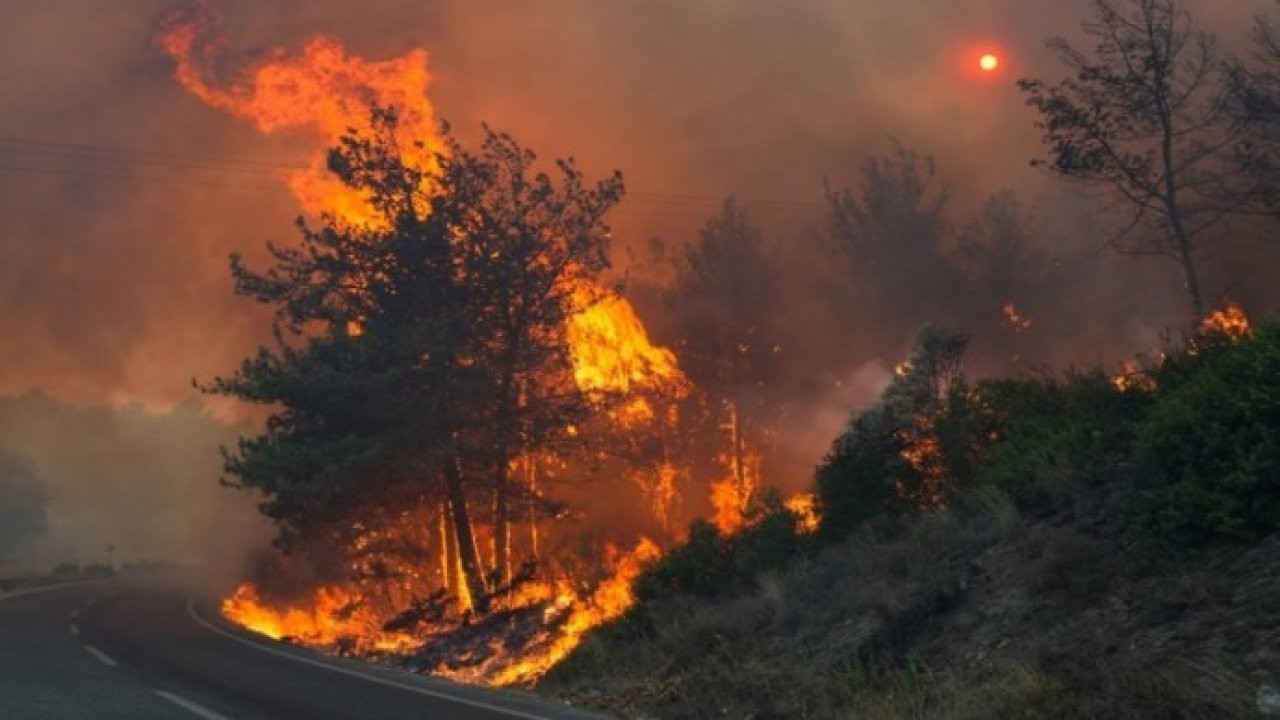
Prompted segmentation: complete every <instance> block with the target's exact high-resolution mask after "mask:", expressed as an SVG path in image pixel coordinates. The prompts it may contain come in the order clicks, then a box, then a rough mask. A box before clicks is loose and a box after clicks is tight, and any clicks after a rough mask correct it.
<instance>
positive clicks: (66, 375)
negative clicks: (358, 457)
mask: <svg viewBox="0 0 1280 720" xmlns="http://www.w3.org/2000/svg"><path fill="white" fill-rule="evenodd" d="M215 4H216V5H218V6H219V7H220V8H221V10H222V14H223V16H224V18H225V24H224V27H223V29H222V32H223V34H224V35H225V37H226V41H227V45H226V51H225V55H224V56H223V58H224V62H223V67H222V69H223V70H224V71H225V72H227V73H228V76H231V75H233V74H234V69H235V68H236V67H238V66H240V65H241V64H242V63H244V62H247V61H251V60H252V58H254V57H255V56H258V55H260V54H261V53H263V52H265V51H267V50H268V49H269V48H273V47H277V46H281V47H283V48H285V49H286V50H294V49H296V48H298V47H299V45H300V43H301V42H302V41H303V40H305V39H306V38H307V37H309V36H311V35H313V34H316V33H322V34H325V35H329V36H332V37H334V38H336V39H337V40H339V41H340V42H342V43H344V44H346V45H347V46H348V47H349V48H350V49H351V51H352V52H353V53H356V54H359V55H362V56H365V57H369V58H373V59H378V58H386V57H391V56H396V55H400V54H403V53H404V52H406V51H408V50H410V49H412V48H415V47H422V48H425V49H426V50H427V51H428V52H429V53H430V61H431V68H432V72H433V73H434V75H435V77H436V81H435V86H434V90H433V93H432V94H433V96H434V98H435V101H436V104H437V108H438V111H439V113H440V115H441V116H443V117H445V118H448V119H449V120H450V121H451V122H453V123H454V124H455V126H457V127H458V128H459V129H460V130H461V131H462V134H463V135H464V136H465V135H467V134H468V133H472V132H474V129H475V128H476V127H477V125H478V123H479V122H480V121H482V120H485V121H488V122H489V123H491V124H492V125H494V126H496V127H498V128H501V129H505V130H508V131H510V132H512V133H513V134H515V135H516V136H517V137H518V138H520V139H521V140H522V141H523V142H524V143H525V144H527V145H529V146H531V147H533V148H534V149H536V150H538V151H539V152H540V153H541V154H542V155H543V156H558V155H565V154H573V155H575V156H577V157H578V158H579V159H580V160H581V161H582V162H583V164H584V166H585V167H586V168H587V169H588V170H589V171H591V172H595V173H603V172H605V171H608V170H612V169H613V168H619V169H621V170H623V172H624V173H625V175H626V177H627V181H628V186H629V189H630V190H631V191H632V192H633V193H634V194H633V196H632V198H631V199H629V200H627V201H626V202H625V203H624V206H623V207H622V208H621V210H620V211H619V213H618V215H617V216H616V218H615V221H616V225H617V233H616V234H617V236H618V237H619V238H620V240H621V242H623V243H628V242H636V241H639V240H644V239H647V238H648V237H649V236H651V235H654V234H661V235H664V236H666V237H668V238H671V239H675V240H679V239H683V237H684V236H686V235H687V234H688V233H689V232H691V229H692V228H695V227H697V226H698V225H699V224H700V222H701V221H702V220H703V219H704V218H705V217H706V216H708V215H709V214H711V212H712V211H713V209H714V205H715V203H716V199H717V198H718V197H720V196H722V195H723V194H725V193H728V192H734V193H737V194H738V195H739V196H740V197H741V198H742V199H743V200H744V201H745V202H746V203H747V204H748V205H749V206H750V205H751V204H752V202H753V201H756V202H757V203H758V202H760V201H768V202H769V203H772V204H770V205H760V206H758V207H757V209H756V215H757V217H759V218H760V219H761V220H762V221H763V222H764V223H765V224H766V225H767V226H768V227H769V228H771V229H774V230H776V231H779V232H781V231H784V230H786V229H795V230H799V229H802V228H803V227H806V226H808V225H809V224H812V223H814V222H817V221H818V219H819V217H820V212H821V210H820V203H821V199H822V194H821V193H822V190H821V188H822V178H823V177H824V176H827V177H830V178H832V179H833V180H834V181H836V182H837V183H847V182H849V181H850V178H852V176H853V172H854V171H855V169H856V167H857V165H858V164H859V163H860V162H861V160H862V158H863V157H865V155H866V154H867V153H869V152H879V151H882V150H883V149H884V148H885V147H886V145H887V142H888V138H889V137H890V136H894V137H897V138H899V139H900V140H901V141H903V142H904V143H906V144H907V145H909V146H912V147H914V148H916V149H918V150H920V151H921V152H925V153H933V154H935V155H937V157H938V159H939V163H940V168H941V171H942V173H943V174H944V175H945V176H946V177H947V179H948V180H949V181H950V182H951V183H952V185H953V187H954V188H955V189H956V192H957V200H958V201H959V202H961V203H965V202H970V201H972V200H973V199H975V198H978V197H980V196H982V195H984V194H985V193H987V192H989V191H992V190H996V189H1000V188H1002V187H1007V186H1012V187H1017V188H1019V189H1020V190H1022V191H1024V192H1026V193H1028V194H1029V195H1030V196H1031V197H1033V198H1038V199H1039V200H1041V201H1042V202H1043V201H1045V200H1046V199H1048V200H1050V201H1051V200H1052V197H1053V196H1052V193H1053V192H1055V190H1054V189H1053V188H1052V186H1050V185H1048V184H1046V183H1044V182H1043V180H1042V179H1041V178H1039V177H1038V176H1037V175H1035V173H1033V172H1032V171H1030V170H1029V169H1028V168H1027V160H1028V159H1029V157H1030V156H1031V155H1033V154H1034V153H1035V152H1036V151H1037V141H1038V139H1037V135H1036V132H1035V130H1034V129H1033V127H1032V122H1033V118H1032V116H1031V115H1030V113H1029V111H1028V110H1027V109H1026V108H1025V107H1024V106H1023V102H1022V99H1021V98H1020V97H1019V95H1018V93H1017V91H1016V89H1015V88H1014V86H1013V82H1014V80H1015V79H1016V78H1017V77H1019V76H1023V75H1039V76H1046V77H1055V76H1056V75H1057V70H1056V68H1055V67H1054V66H1053V65H1052V63H1051V62H1049V60H1048V58H1047V55H1046V53H1045V51H1044V50H1043V43H1044V40H1045V39H1046V38H1047V37H1049V36H1051V35H1055V34H1067V35H1072V34H1074V33H1075V32H1076V29H1077V27H1078V24H1079V21H1080V19H1082V18H1083V17H1084V16H1085V15H1086V14H1087V12H1088V8H1089V5H1090V3H1089V2H1088V1H1087V0H900V1H898V2H885V1H884V0H521V1H518V0H381V1H371V2H359V3H356V2H346V1H343V2H339V1H336V0H334V1H319V0H282V1H278V2H261V1H260V0H229V1H227V2H223V3H215ZM183 5H184V3H175V2H164V1H161V0H130V1H128V2H121V1H119V0H26V1H23V0H16V1H15V0H9V1H8V2H5V3H3V5H0V307H2V308H3V317H4V332H3V333H0V358H2V360H0V393H17V392H23V391H26V390H30V389H33V388H40V389H44V390H47V391H49V392H51V393H52V394H53V395H54V396H56V397H58V398H61V399H64V400H71V401H76V402H114V403H119V402H122V401H125V400H128V399H138V400H141V401H143V402H145V403H149V404H153V405H154V404H164V403H173V402H176V401H178V400H181V399H183V398H185V397H189V396H190V394H191V392H192V391H191V388H190V379H191V377H192V376H193V375H194V376H199V377H202V378H208V377H210V376H211V375H212V374H214V373H216V372H219V371H226V370H229V369H230V368H232V367H233V365H234V364H235V362H236V361H237V360H238V359H239V358H240V357H243V355H244V354H245V353H246V351H248V350H249V349H250V348H251V347H252V345H253V344H254V343H255V342H256V341H257V339H259V338H260V337H261V333H262V329H263V327H264V322H263V313H262V311H261V309H259V308H255V307H254V306H253V305H252V304H251V303H250V302H248V301H245V300H241V299H237V298H235V297H233V296H232V294H231V292H230V281H229V279H228V276H227V271H226V261H225V259H226V255H227V253H228V252H229V251H230V250H232V249H244V250H247V251H250V255H251V256H253V255H254V254H256V253H258V252H259V251H260V247H261V245H262V241H263V240H265V239H267V238H274V239H277V240H288V239H290V238H291V237H292V236H293V231H292V229H291V221H292V218H293V216H294V215H295V214H296V209H295V206H294V203H293V201H292V199H291V198H290V196H289V195H288V193H287V191H286V190H285V189H284V186H283V185H282V184H281V183H280V182H279V181H278V178H277V177H276V176H275V174H274V171H272V170H271V169H270V168H263V167H260V166H259V167H252V166H247V165H243V164H238V165H218V164H210V162H209V160H218V159H221V160H232V161H235V162H237V163H242V162H246V161H249V162H252V161H264V162H278V163H295V162H299V161H301V160H302V159H304V158H305V157H307V155H308V153H309V151H310V150H311V149H312V146H313V142H312V141H311V139H309V138H306V137H269V138H267V137H261V136H258V135H257V134H256V133H255V132H254V131H253V130H252V129H251V128H249V127H247V126H246V125H244V124H242V123H241V122H239V121H237V120H235V119H233V118H231V117H229V116H226V115H224V114H223V113H221V112H220V111H218V110H215V109H211V108H208V107H206V106H204V105H203V104H201V102H200V101H199V100H197V99H196V98H194V97H192V96H190V95H188V94H187V93H185V92H184V91H183V90H182V89H181V88H180V87H179V86H178V85H177V84H176V83H175V82H173V80H172V79H171V77H170V72H171V67H170V65H169V62H168V61H167V59H166V58H165V57H164V56H163V55H162V54H161V53H160V52H159V50H158V49H157V48H156V46H155V43H154V36H155V34H156V30H157V27H158V25H159V22H160V20H161V19H162V18H163V17H164V16H165V14H166V13H167V12H168V11H170V10H171V9H173V8H174V7H181V6H183ZM1189 6H1190V8H1191V9H1192V11H1193V12H1195V13H1196V14H1197V16H1198V17H1199V18H1200V19H1201V20H1202V21H1203V24H1204V25H1205V26H1206V27H1209V28H1210V29H1213V30H1215V31H1217V32H1218V33H1219V34H1220V35H1221V36H1222V41H1223V44H1224V45H1236V44H1238V43H1239V39H1240V38H1241V37H1243V36H1244V34H1245V33H1246V31H1247V29H1248V27H1249V23H1250V18H1251V16H1252V15H1254V14H1256V13H1258V12H1264V11H1267V10H1268V9H1269V8H1270V7H1271V3H1270V2H1269V0H1191V1H1190V2H1189ZM983 46H991V47H995V48H999V49H1000V50H1001V51H1002V53H1003V55H1004V59H1005V65H1004V69H1003V71H1002V72H1001V73H1000V74H998V75H997V76H996V77H985V78H984V77H978V76H977V74H976V73H975V72H973V66H974V63H976V58H977V52H978V50H979V49H980V48H982V47H983ZM121 151H125V153H126V154H121ZM1040 193H1048V194H1046V195H1041V194H1040Z"/></svg>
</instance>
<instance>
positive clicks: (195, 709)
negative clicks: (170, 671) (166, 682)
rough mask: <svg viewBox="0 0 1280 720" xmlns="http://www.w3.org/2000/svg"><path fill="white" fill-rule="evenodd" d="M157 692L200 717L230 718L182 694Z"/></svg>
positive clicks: (217, 719) (210, 718)
mask: <svg viewBox="0 0 1280 720" xmlns="http://www.w3.org/2000/svg"><path fill="white" fill-rule="evenodd" d="M155 693H156V694H157V695H159V696H160V697H162V698H164V699H165V700H168V701H169V702H171V703H173V704H174V705H177V706H178V707H180V708H182V709H184V710H187V711H189V712H191V713H192V714H194V715H196V716H198V717H202V718H204V720H228V718H227V716H226V715H221V714H219V713H216V712H214V711H212V710H210V709H209V708H207V707H205V706H203V705H201V704H199V703H194V702H192V701H190V700H188V699H186V698H184V697H182V696H180V695H174V694H173V693H171V692H165V691H164V690H156V691H155Z"/></svg>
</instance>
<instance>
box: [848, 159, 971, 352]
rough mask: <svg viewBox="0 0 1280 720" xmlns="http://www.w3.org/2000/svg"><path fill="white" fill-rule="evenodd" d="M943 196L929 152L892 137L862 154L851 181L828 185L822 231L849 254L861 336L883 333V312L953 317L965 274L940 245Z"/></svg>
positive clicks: (888, 316) (922, 318) (915, 320)
mask: <svg viewBox="0 0 1280 720" xmlns="http://www.w3.org/2000/svg"><path fill="white" fill-rule="evenodd" d="M949 197H950V196H949V193H948V191H947V189H946V187H944V186H943V185H942V184H941V183H940V181H939V180H938V177H937V168H936V166H935V165H934V162H933V160H932V159H931V158H923V159H922V158H920V157H919V156H918V155H916V154H915V153H914V152H912V151H910V150H908V149H906V148H905V147H903V146H902V145H899V144H897V143H895V144H894V148H893V151H892V152H891V153H890V154H888V155H887V156H885V157H877V158H871V159H869V160H867V162H866V164H865V165H864V166H863V167H862V173H861V178H860V182H859V183H858V185H857V186H856V188H844V189H839V190H837V189H833V188H831V187H830V186H828V188H827V204H828V207H829V214H828V221H827V230H826V234H827V236H828V237H829V238H830V239H831V240H832V241H833V242H834V245H835V246H836V248H837V249H838V250H839V251H840V252H841V253H842V254H843V255H844V258H845V259H846V260H847V262H848V266H849V273H850V275H851V276H852V278H853V282H852V283H851V285H852V286H853V287H854V288H855V291H856V292H857V293H858V296H857V298H856V299H855V309H856V310H857V311H858V313H857V317H856V318H855V322H856V329H857V332H858V333H859V335H860V336H867V335H872V336H873V337H874V336H875V334H876V333H884V335H889V334H890V333H889V332H887V330H888V328H887V327H886V326H887V325H889V324H890V323H889V322H886V320H892V322H893V324H907V325H917V326H918V325H920V324H923V323H925V322H929V321H935V320H951V319H954V317H953V314H954V313H955V312H956V304H955V302H954V298H955V297H956V296H957V295H958V294H960V293H962V292H963V290H964V280H963V277H962V276H961V274H960V272H959V270H958V268H957V267H956V266H955V265H954V264H953V263H952V262H951V261H950V260H949V259H948V258H947V256H946V254H945V252H944V250H943V246H944V244H945V241H946V239H947V220H946V208H947V202H948V199H949ZM882 338H883V339H885V341H886V342H888V338H887V337H883V336H882Z"/></svg>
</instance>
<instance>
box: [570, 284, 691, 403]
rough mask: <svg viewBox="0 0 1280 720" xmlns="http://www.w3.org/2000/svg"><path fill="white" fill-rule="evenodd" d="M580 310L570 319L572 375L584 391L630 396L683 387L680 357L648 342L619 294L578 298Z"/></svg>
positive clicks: (628, 306)
mask: <svg viewBox="0 0 1280 720" xmlns="http://www.w3.org/2000/svg"><path fill="white" fill-rule="evenodd" d="M576 299H577V303H578V306H579V308H581V309H580V310H579V311H578V313H577V314H576V315H574V316H573V317H572V318H570V320H569V326H568V328H567V332H568V339H569V346H570V348H571V352H572V355H573V375H574V380H575V381H576V382H577V384H578V388H579V389H581V390H583V391H584V392H616V393H623V394H625V393H629V392H632V391H635V390H659V389H663V388H664V387H669V386H683V384H684V382H685V381H684V377H683V375H682V374H681V373H680V369H679V368H678V367H677V364H676V356H675V353H673V352H671V351H670V350H668V349H666V348H663V347H657V346H655V345H653V344H652V343H651V342H650V341H649V333H648V331H646V330H645V327H644V323H643V322H641V321H640V317H639V316H638V315H636V311H635V308H633V307H632V306H631V303H629V302H627V300H626V299H625V298H623V297H621V296H619V295H615V294H605V295H603V296H602V297H595V296H594V294H593V293H589V292H585V291H584V292H579V293H577V295H576Z"/></svg>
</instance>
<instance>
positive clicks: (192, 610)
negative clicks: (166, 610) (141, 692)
mask: <svg viewBox="0 0 1280 720" xmlns="http://www.w3.org/2000/svg"><path fill="white" fill-rule="evenodd" d="M187 614H188V615H190V616H191V618H192V619H193V620H195V621H196V622H198V623H200V624H201V625H203V626H204V627H205V629H206V630H209V631H210V632H214V633H217V634H218V635H221V636H223V637H225V638H230V639H232V640H235V641H236V642H238V643H243V644H245V645H248V646H249V647H252V648H257V649H258V650H261V651H263V652H266V653H271V654H272V655H279V656H280V657H283V658H288V659H290V660H296V661H298V662H300V663H306V664H307V665H314V666H315V667H318V668H324V669H325V670H330V671H332V672H336V673H339V674H341V675H350V676H351V677H358V678H362V679H364V680H368V681H369V682H371V683H377V684H379V685H386V686H388V687H394V688H399V689H401V690H407V691H409V692H411V693H417V694H419V695H426V696H428V697H433V698H436V699H439V700H448V701H450V702H455V703H458V704H459V705H468V706H470V707H475V708H480V709H481V710H489V711H490V712H496V713H501V714H503V715H507V716H509V717H514V718H524V720H551V718H548V717H547V716H545V715H534V714H533V713H528V712H524V711H522V710H512V709H510V708H504V707H502V706H500V705H491V704H489V703H487V702H482V701H480V700H470V699H468V698H464V697H458V696H456V695H450V694H448V693H444V692H439V691H436V690H429V689H427V688H424V687H419V686H417V685H410V684H409V683H402V682H397V681H395V680H391V679H389V678H383V677H378V676H377V675H367V674H365V673H362V672H358V671H356V670H352V669H350V668H344V667H340V666H338V665H330V664H329V663H324V662H320V661H319V660H313V659H311V658H307V657H302V656H301V655H295V654H293V653H288V652H284V651H283V650H277V649H275V648H273V647H267V646H266V645H263V644H262V643H258V642H254V641H252V640H249V639H247V638H243V637H240V636H239V635H235V634H233V633H229V632H227V631H226V630H223V629H222V628H220V627H216V626H215V625H213V624H212V623H210V622H209V621H208V620H205V619H204V618H202V617H200V615H199V614H198V613H197V612H196V607H195V600H194V599H188V600H187Z"/></svg>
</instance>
